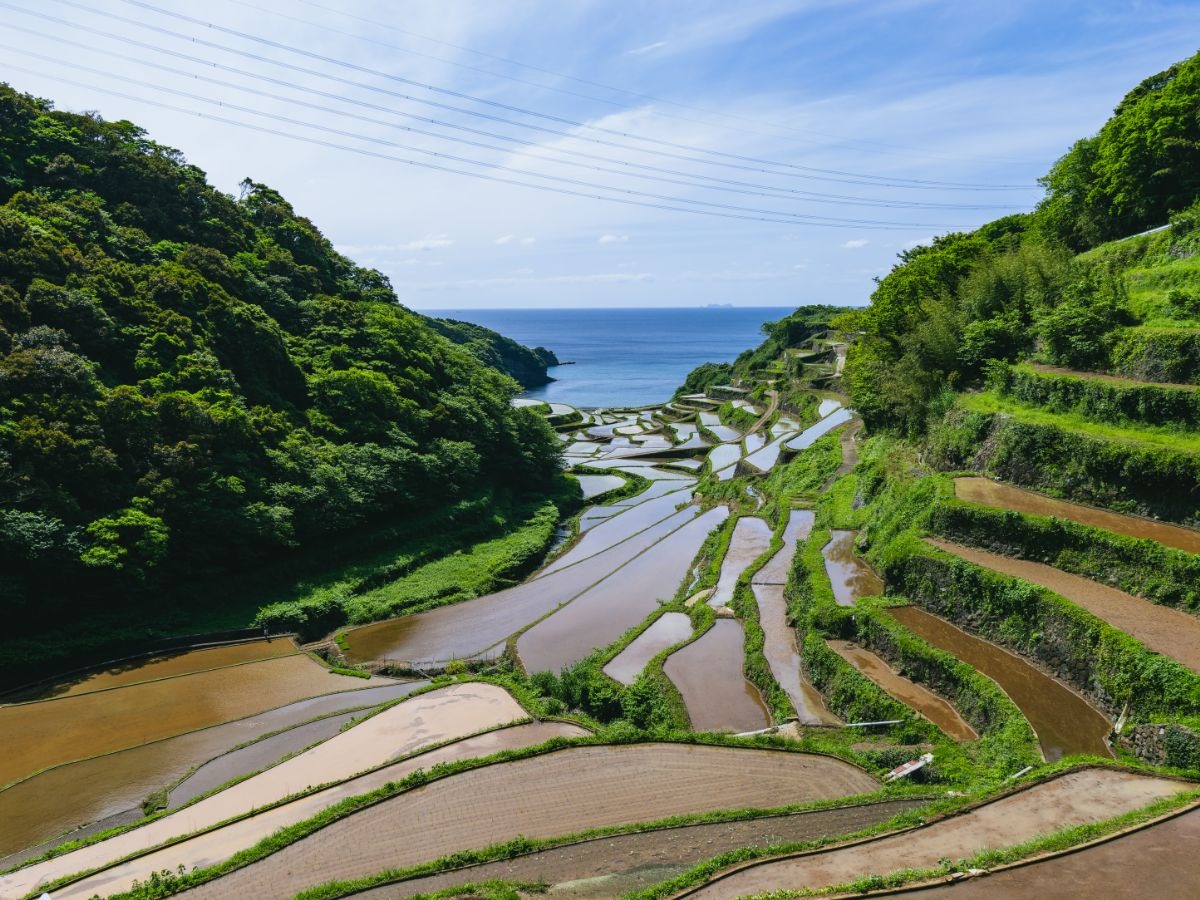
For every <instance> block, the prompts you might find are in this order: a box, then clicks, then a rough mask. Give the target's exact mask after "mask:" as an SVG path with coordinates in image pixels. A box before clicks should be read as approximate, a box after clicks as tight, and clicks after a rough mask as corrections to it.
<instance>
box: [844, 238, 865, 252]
mask: <svg viewBox="0 0 1200 900" xmlns="http://www.w3.org/2000/svg"><path fill="white" fill-rule="evenodd" d="M869 243H871V242H870V241H868V240H867V239H866V238H855V239H854V240H852V241H846V243H844V244H842V249H843V250H857V249H858V248H859V247H865V246H867V244H869Z"/></svg>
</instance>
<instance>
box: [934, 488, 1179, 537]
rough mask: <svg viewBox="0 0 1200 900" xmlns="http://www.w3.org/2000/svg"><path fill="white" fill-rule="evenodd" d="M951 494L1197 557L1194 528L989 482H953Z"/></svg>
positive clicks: (986, 504) (960, 498)
mask: <svg viewBox="0 0 1200 900" xmlns="http://www.w3.org/2000/svg"><path fill="white" fill-rule="evenodd" d="M954 494H955V496H956V497H958V499H959V500H966V501H968V502H970V503H979V504H982V505H984V506H993V507H996V508H998V509H1011V510H1013V511H1015V512H1021V513H1028V514H1030V515H1035V516H1057V517H1058V518H1060V519H1070V520H1071V521H1072V522H1078V523H1079V524H1081V525H1091V526H1092V527H1094V528H1103V529H1104V530H1105V531H1115V532H1116V533H1117V534H1124V535H1127V536H1129V537H1133V538H1147V539H1149V540H1152V541H1158V542H1159V543H1160V544H1164V545H1166V546H1167V547H1174V548H1176V549H1177V550H1185V551H1187V552H1188V553H1200V531H1197V530H1196V529H1194V528H1184V527H1183V526H1182V525H1168V524H1166V523H1164V522H1156V521H1154V520H1153V519H1144V518H1142V517H1141V516H1127V515H1123V514H1121V513H1115V512H1110V511H1109V510H1106V509H1097V508H1096V507H1093V506H1083V505H1082V504H1079V503H1068V502H1067V501H1066V500H1055V499H1054V498H1053V497H1047V496H1046V495H1045V494H1038V493H1036V492H1034V491H1027V490H1024V489H1023V488H1019V487H1013V486H1012V485H1011V484H1003V483H1002V482H999V481H992V480H991V479H990V478H976V477H969V478H955V479H954Z"/></svg>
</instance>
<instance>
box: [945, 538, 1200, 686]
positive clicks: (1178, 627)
mask: <svg viewBox="0 0 1200 900" xmlns="http://www.w3.org/2000/svg"><path fill="white" fill-rule="evenodd" d="M926 542H927V543H929V544H931V545H932V546H934V547H937V548H938V549H939V550H943V551H945V552H946V553H951V554H953V555H954V556H957V557H959V558H960V559H965V560H967V561H968V562H973V563H975V564H976V565H979V566H983V567H984V568H987V569H991V570H993V571H995V572H1000V573H1001V574H1004V575H1011V576H1013V577H1015V578H1023V579H1025V580H1026V581H1031V582H1033V583H1034V584H1038V585H1041V586H1042V587H1044V588H1048V589H1050V590H1052V591H1054V592H1055V593H1056V594H1060V595H1062V596H1063V597H1066V598H1067V599H1068V600H1070V601H1071V602H1072V603H1074V604H1076V605H1077V606H1081V607H1083V608H1084V609H1086V610H1087V611H1088V612H1090V613H1091V614H1092V615H1094V616H1096V617H1097V618H1098V619H1103V620H1104V621H1105V622H1107V623H1108V624H1110V625H1112V626H1113V627H1114V628H1118V629H1120V630H1121V631H1124V632H1125V633H1126V634H1128V635H1130V636H1131V637H1134V638H1136V639H1137V640H1139V641H1141V642H1142V643H1143V644H1145V645H1146V646H1147V647H1148V648H1149V649H1151V650H1153V651H1154V652H1155V653H1161V654H1163V655H1164V656H1169V657H1171V658H1172V659H1174V660H1177V661H1178V662H1181V663H1183V665H1185V666H1187V667H1188V668H1189V669H1191V670H1192V671H1193V672H1200V619H1198V618H1196V617H1195V616H1192V615H1188V614H1187V613H1185V612H1182V611H1180V610H1178V609H1172V608H1171V607H1169V606H1160V605H1158V604H1157V603H1152V602H1150V601H1149V600H1143V599H1142V598H1141V597H1135V596H1133V595H1132V594H1127V593H1125V592H1124V591H1119V590H1117V589H1116V588H1112V587H1109V586H1108V585H1105V584H1100V583H1099V582H1098V581H1091V580H1090V579H1087V578H1082V577H1080V576H1079V575H1072V574H1070V573H1068V572H1064V571H1062V570H1061V569H1056V568H1054V567H1053V566H1047V565H1044V564H1043V563H1037V562H1031V561H1029V560H1026V559H1014V558H1013V557H1011V556H1002V555H1000V554H999V553H989V552H988V551H986V550H977V549H975V548H974V547H964V546H962V545H961V544H955V543H951V542H950V541H944V540H939V539H936V538H927V539H926Z"/></svg>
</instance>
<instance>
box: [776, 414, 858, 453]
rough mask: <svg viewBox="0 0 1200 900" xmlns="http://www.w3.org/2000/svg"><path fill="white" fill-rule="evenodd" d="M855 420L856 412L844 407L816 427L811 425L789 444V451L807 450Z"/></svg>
mask: <svg viewBox="0 0 1200 900" xmlns="http://www.w3.org/2000/svg"><path fill="white" fill-rule="evenodd" d="M852 418H854V410H852V409H848V408H846V407H842V408H841V409H838V410H835V411H834V412H832V413H830V414H829V415H828V416H826V417H825V418H823V419H822V420H821V421H819V422H818V423H817V424H816V425H810V426H809V427H808V428H806V429H805V430H804V431H802V432H800V434H798V435H797V436H796V437H794V438H792V439H791V440H790V441H788V442H787V448H788V449H789V450H807V449H808V448H809V447H811V446H812V445H813V444H815V443H816V442H817V441H818V440H820V439H821V438H823V437H825V435H827V434H829V432H831V431H833V429H835V428H837V427H838V426H839V425H842V424H845V423H846V422H849V421H850V420H851V419H852Z"/></svg>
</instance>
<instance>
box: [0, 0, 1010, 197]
mask: <svg viewBox="0 0 1200 900" xmlns="http://www.w3.org/2000/svg"><path fill="white" fill-rule="evenodd" d="M60 2H62V3H65V4H66V5H68V6H73V7H76V8H78V9H82V10H85V11H87V12H92V13H95V14H97V15H102V16H105V17H107V18H110V19H114V20H116V21H120V22H124V23H127V24H132V25H135V26H137V27H140V28H144V29H147V30H149V31H153V32H155V33H157V34H164V35H167V36H169V37H174V38H177V39H179V40H182V41H186V42H190V43H192V44H197V45H200V46H204V47H211V48H213V49H215V50H218V51H221V52H224V53H229V54H233V55H235V56H240V57H243V58H245V59H252V60H255V61H257V62H262V63H266V64H268V65H273V66H277V67H279V68H283V69H287V70H289V71H293V72H300V73H302V74H306V75H311V76H314V77H316V78H325V79H328V80H331V81H336V82H338V83H341V84H346V85H350V86H352V87H357V88H361V89H363V90H367V91H371V92H374V93H380V94H384V95H387V96H390V97H396V98H398V99H402V100H409V101H412V102H414V103H420V104H423V105H426V106H431V107H434V108H436V109H442V110H447V111H450V112H457V113H462V114H464V115H468V116H472V117H475V118H479V119H485V120H487V121H492V122H497V123H501V124H504V125H509V126H512V127H515V128H524V129H528V130H532V131H536V132H538V133H541V134H549V135H554V136H556V137H561V138H566V139H569V140H579V141H586V142H588V143H593V144H598V145H602V146H607V147H614V148H618V149H621V150H630V151H633V152H636V153H645V154H657V155H658V156H661V157H665V158H669V159H676V160H681V161H684V162H690V163H699V164H702V165H716V166H722V167H725V168H732V169H738V170H741V171H748V172H756V173H758V174H767V175H773V176H786V177H795V178H804V179H811V180H815V181H831V182H838V183H842V184H855V185H861V186H867V187H894V188H900V189H913V190H915V189H921V190H942V189H944V188H942V187H937V186H932V185H910V184H893V185H888V184H884V183H882V182H878V181H862V180H857V179H848V178H835V177H830V176H820V175H811V174H805V173H800V172H778V171H775V170H771V169H765V168H762V167H759V166H749V165H741V164H738V163H733V162H726V161H723V160H715V159H703V158H698V157H694V156H684V155H681V154H676V153H671V152H668V151H664V150H657V151H652V150H648V149H646V148H644V147H635V146H631V145H629V144H622V143H620V142H617V141H611V140H607V139H605V138H599V137H591V136H586V135H580V134H573V133H571V132H567V131H560V130H557V129H554V128H549V127H547V126H544V125H536V124H533V123H529V122H520V121H514V120H511V119H506V118H503V117H501V116H496V115H492V114H490V113H485V112H481V111H479V110H473V109H469V108H465V107H460V106H454V105H451V104H446V103H441V102H439V101H436V100H430V99H428V98H425V97H417V96H414V95H412V94H406V93H401V92H398V91H394V90H391V89H388V88H385V87H381V86H379V85H373V84H364V83H362V82H358V81H353V80H351V79H347V78H343V77H341V76H338V75H331V74H328V73H324V72H320V71H317V70H315V69H308V68H305V67H304V66H299V65H296V64H294V63H289V62H283V61H282V60H277V59H272V58H271V57H267V56H261V55H259V54H256V53H252V52H250V51H247V50H240V49H237V48H234V47H228V46H225V45H223V44H219V43H216V42H213V41H209V40H206V39H204V38H199V37H194V36H191V35H187V34H181V33H179V32H176V31H172V30H170V29H168V28H161V27H158V26H156V25H150V24H147V23H144V22H139V21H137V20H134V19H128V18H125V17H123V16H118V15H116V14H115V13H109V12H104V11H100V10H94V9H91V8H89V7H86V6H84V5H82V4H79V3H75V2H73V0H60ZM0 7H3V8H7V9H11V10H14V11H16V12H20V13H24V14H25V15H29V16H33V17H36V18H40V19H43V20H45V21H49V22H54V23H56V24H59V25H66V26H68V27H72V28H81V27H82V26H79V25H76V24H75V23H73V22H69V21H68V20H66V19H61V18H58V17H56V16H51V15H48V14H46V13H42V12H38V11H35V10H30V9H25V8H24V7H19V6H13V5H12V4H11V3H8V2H3V0H0ZM85 30H89V31H90V32H91V33H93V34H97V35H101V36H103V37H107V38H110V39H112V40H115V41H119V42H122V43H126V44H130V45H131V46H138V47H143V48H148V49H151V50H159V52H166V53H171V55H175V56H183V58H188V59H194V57H186V56H185V55H182V54H179V53H175V52H173V51H166V50H160V49H159V48H157V47H155V46H154V45H150V44H146V43H144V42H142V41H137V40H135V39H133V38H129V37H126V36H124V35H120V34H115V33H113V32H109V31H102V30H100V29H85ZM300 52H302V53H307V51H300ZM211 65H214V66H216V65H219V64H216V63H211ZM344 65H346V66H349V67H350V68H361V67H357V66H354V65H353V64H350V63H346V64H344ZM364 71H367V72H373V71H374V70H370V69H366V70H364ZM381 74H382V73H381ZM383 77H391V76H387V75H386V74H383ZM397 78H398V76H397ZM399 80H404V79H399ZM449 127H459V126H453V125H451V126H449ZM967 189H968V190H974V189H972V188H967ZM977 189H978V190H986V189H987V188H977Z"/></svg>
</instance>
